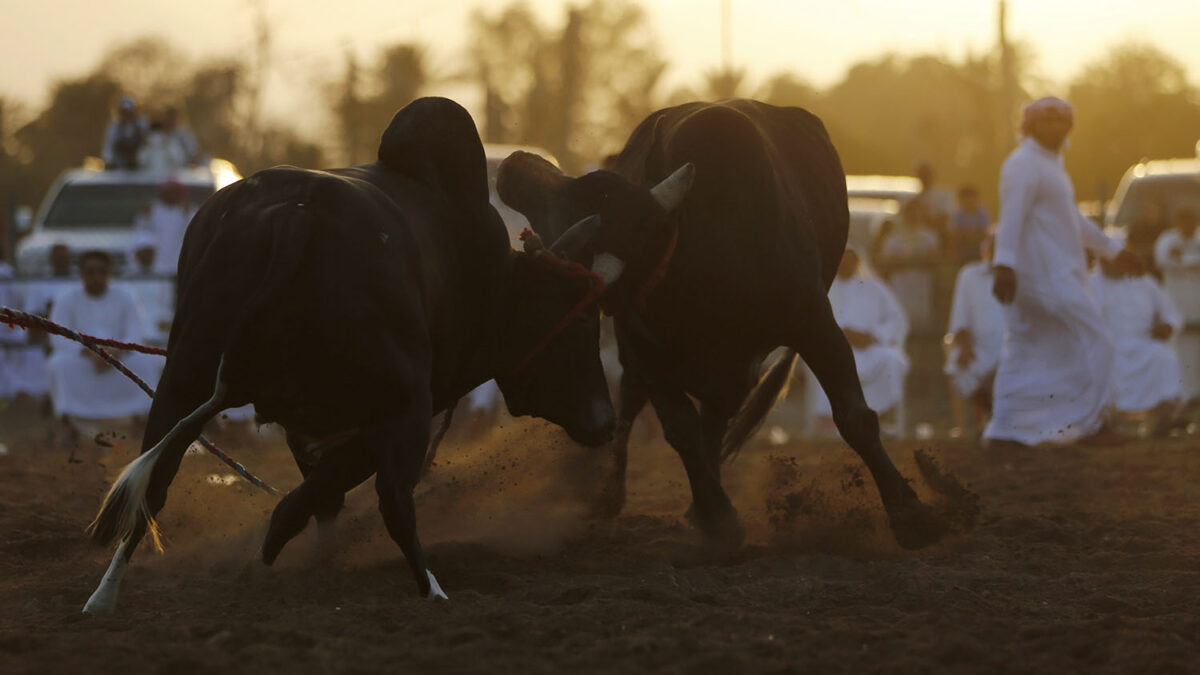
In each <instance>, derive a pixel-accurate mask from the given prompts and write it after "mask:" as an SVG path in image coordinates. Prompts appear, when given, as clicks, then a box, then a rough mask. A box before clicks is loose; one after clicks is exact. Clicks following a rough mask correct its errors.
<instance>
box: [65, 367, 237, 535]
mask: <svg viewBox="0 0 1200 675" xmlns="http://www.w3.org/2000/svg"><path fill="white" fill-rule="evenodd" d="M224 368H225V357H224V356H222V357H221V363H220V365H219V366H217V383H216V386H215V387H214V389H213V394H212V397H211V398H209V399H208V400H207V401H205V402H204V403H203V404H202V405H201V406H200V407H199V408H196V409H195V410H193V411H192V412H191V413H190V414H188V415H187V416H186V417H184V418H183V419H181V420H179V421H178V422H176V423H175V426H174V427H172V428H171V430H170V431H169V432H167V435H166V436H163V437H162V439H161V440H159V442H158V443H157V444H155V446H154V447H153V448H151V449H150V450H149V451H147V452H144V453H142V454H141V456H140V457H138V458H137V459H135V460H133V461H132V462H130V463H129V465H128V466H126V467H125V470H124V471H122V472H121V475H120V477H118V478H117V481H116V482H115V483H113V486H112V488H110V489H109V491H108V495H106V496H105V497H104V503H103V504H101V505H100V512H99V513H97V514H96V519H95V520H93V521H92V524H91V525H89V526H88V532H89V533H91V535H92V539H93V540H95V541H96V542H98V543H101V544H108V543H110V542H112V541H113V540H114V539H121V540H125V539H128V538H129V537H130V536H132V535H133V533H134V532H135V531H136V530H137V527H138V521H139V519H141V520H144V521H145V524H146V534H148V535H150V540H151V542H153V544H154V548H155V549H157V550H162V538H161V536H160V533H159V529H158V523H157V522H156V521H155V520H154V514H153V513H152V512H151V510H150V507H149V505H148V504H147V502H146V493H147V492H148V491H149V489H150V478H151V476H152V475H153V474H154V466H155V464H157V463H158V459H159V457H161V456H162V454H163V452H164V450H165V449H166V448H168V447H170V446H172V445H173V444H175V443H176V442H177V440H178V438H179V437H180V435H182V434H189V433H192V432H194V431H195V430H196V429H198V428H199V427H201V426H203V425H204V423H205V422H207V421H208V420H210V419H212V417H213V416H214V415H216V414H217V413H218V412H220V411H221V410H222V409H223V407H224V405H223V404H224V401H225V395H226V393H227V389H226V386H225V383H224V381H223V380H222V379H221V375H222V374H223V371H224ZM189 441H190V439H189ZM184 447H186V445H184Z"/></svg>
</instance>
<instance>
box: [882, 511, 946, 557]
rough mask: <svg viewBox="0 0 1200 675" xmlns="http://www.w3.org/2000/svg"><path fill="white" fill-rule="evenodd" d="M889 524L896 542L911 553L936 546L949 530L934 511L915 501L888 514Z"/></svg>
mask: <svg viewBox="0 0 1200 675" xmlns="http://www.w3.org/2000/svg"><path fill="white" fill-rule="evenodd" d="M888 524H889V525H891V527H892V534H893V535H894V536H895V537H896V542H897V543H898V544H900V546H901V547H902V548H906V549H908V550H910V551H911V550H914V549H918V548H925V547H926V546H932V545H933V544H936V543H937V542H938V541H940V540H941V539H942V537H944V536H946V532H947V531H948V530H949V527H948V526H947V525H946V521H944V520H942V518H940V517H939V516H938V515H937V514H936V513H934V511H933V509H931V508H929V506H927V505H926V504H924V503H922V502H920V501H915V500H914V501H913V502H911V503H909V504H906V505H904V506H899V507H896V508H894V509H892V510H891V511H890V512H889V513H888Z"/></svg>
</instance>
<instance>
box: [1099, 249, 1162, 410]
mask: <svg viewBox="0 0 1200 675" xmlns="http://www.w3.org/2000/svg"><path fill="white" fill-rule="evenodd" d="M1100 269H1101V271H1100V272H1099V273H1096V274H1094V275H1093V277H1092V288H1093V290H1094V292H1095V294H1096V300H1097V301H1098V302H1099V304H1100V312H1101V314H1103V315H1104V320H1105V321H1106V322H1107V323H1108V328H1109V330H1110V331H1111V334H1112V337H1113V344H1114V345H1115V346H1116V354H1117V360H1116V367H1115V372H1116V386H1115V391H1114V398H1113V405H1114V407H1115V408H1116V409H1117V411H1118V412H1123V413H1146V412H1149V413H1151V414H1152V416H1153V417H1154V420H1153V421H1154V423H1155V424H1154V426H1155V430H1156V431H1158V432H1163V431H1165V430H1166V428H1167V424H1168V423H1169V422H1170V420H1171V418H1172V417H1173V416H1174V413H1175V411H1176V410H1177V409H1178V408H1179V404H1180V403H1181V402H1182V399H1183V378H1182V376H1181V373H1180V370H1179V358H1178V357H1177V356H1176V355H1175V350H1173V349H1171V345H1170V343H1169V342H1168V341H1169V340H1170V339H1171V336H1172V335H1174V334H1175V333H1177V332H1178V331H1179V328H1180V327H1181V326H1182V325H1183V319H1182V317H1181V316H1180V314H1179V311H1178V310H1177V309H1175V303H1173V302H1171V299H1170V298H1169V297H1167V294H1166V293H1165V292H1163V289H1162V288H1161V287H1160V286H1159V285H1158V284H1157V283H1155V281H1154V278H1153V277H1151V276H1150V275H1149V274H1137V275H1133V274H1129V273H1128V272H1127V271H1126V270H1123V269H1121V268H1120V267H1119V266H1118V265H1116V264H1115V263H1111V262H1102V263H1101V265H1100Z"/></svg>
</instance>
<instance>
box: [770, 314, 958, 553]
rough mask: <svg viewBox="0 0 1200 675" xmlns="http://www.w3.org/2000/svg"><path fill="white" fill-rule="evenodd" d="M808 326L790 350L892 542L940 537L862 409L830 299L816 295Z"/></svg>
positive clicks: (919, 543) (914, 544) (915, 544)
mask: <svg viewBox="0 0 1200 675" xmlns="http://www.w3.org/2000/svg"><path fill="white" fill-rule="evenodd" d="M804 315H805V316H807V317H808V321H806V322H805V325H804V326H803V328H802V329H800V330H798V331H797V332H798V337H797V338H796V339H795V342H794V344H792V345H790V346H791V347H792V348H793V349H795V350H796V351H797V352H798V353H799V354H800V356H801V357H803V358H804V361H805V362H806V363H807V364H808V367H809V368H811V369H812V371H813V374H815V375H816V376H817V380H818V381H819V382H820V383H821V388H822V389H823V390H824V391H825V394H826V396H828V397H829V403H830V407H831V408H832V410H833V421H834V423H835V424H836V425H837V429H838V433H840V434H841V436H842V438H843V439H844V440H845V441H846V443H848V444H849V445H850V447H851V448H853V449H854V451H855V452H857V453H858V455H859V457H861V458H862V460H863V463H865V464H866V465H867V469H868V470H869V471H870V472H871V477H872V478H873V479H874V480H875V485H876V487H877V488H878V489H879V496H880V498H881V499H882V501H883V507H884V509H885V510H886V511H887V515H888V523H889V524H890V525H891V528H892V534H893V535H895V537H896V541H897V542H899V544H900V545H901V546H903V547H904V548H909V549H913V548H921V547H924V546H928V545H930V544H933V543H934V542H936V541H938V540H939V539H941V538H942V536H943V535H944V534H945V532H946V525H945V523H944V522H942V521H941V519H939V518H937V517H936V516H935V514H934V513H933V511H932V510H931V509H930V508H929V507H928V506H926V505H925V504H924V503H922V502H921V500H920V499H919V498H918V497H917V494H916V493H915V492H913V489H912V487H911V486H909V484H908V481H906V480H905V479H904V476H902V475H901V474H900V472H899V471H898V470H897V469H896V465H895V464H893V463H892V460H891V458H890V457H888V454H887V452H886V451H885V450H884V448H883V443H881V442H880V440H879V417H878V416H877V415H876V414H875V411H874V410H871V409H870V408H869V407H867V401H866V399H865V397H864V396H863V391H862V384H861V383H860V382H859V380H858V370H857V369H856V367H855V364H854V352H853V351H852V350H851V349H850V344H849V343H848V342H847V341H846V336H845V334H844V333H843V332H842V330H841V328H840V327H839V326H838V324H837V321H836V320H835V319H834V316H833V310H832V308H831V307H830V305H829V300H828V299H827V298H826V297H824V296H821V297H820V298H818V299H817V300H815V301H814V302H812V303H810V307H809V309H808V311H807V312H805V313H804Z"/></svg>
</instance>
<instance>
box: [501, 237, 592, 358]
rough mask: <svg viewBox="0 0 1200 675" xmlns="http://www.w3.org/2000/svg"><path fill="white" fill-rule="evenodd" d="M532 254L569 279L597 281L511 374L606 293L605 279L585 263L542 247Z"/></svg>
mask: <svg viewBox="0 0 1200 675" xmlns="http://www.w3.org/2000/svg"><path fill="white" fill-rule="evenodd" d="M524 238H525V237H524V233H522V239H524ZM530 255H533V256H535V258H534V259H535V260H537V261H539V262H541V263H543V264H546V265H549V266H551V268H552V269H554V270H555V271H556V272H559V273H560V274H562V275H563V276H565V277H567V278H568V279H591V280H592V281H593V282H595V283H593V284H592V287H591V289H589V290H588V292H587V293H586V294H585V295H584V296H583V298H581V299H580V300H579V302H577V303H575V306H574V307H572V308H571V309H570V311H568V312H567V313H566V314H564V315H563V317H562V318H561V319H559V320H558V323H556V324H555V325H554V327H553V328H551V329H550V332H548V333H546V335H545V337H543V338H542V341H541V342H539V343H538V344H537V346H535V347H534V348H533V349H532V350H530V352H529V353H528V354H527V355H526V356H525V358H523V359H521V362H520V363H518V364H517V367H516V368H513V370H512V372H511V373H510V375H516V374H517V373H519V372H521V371H522V370H524V369H525V367H526V366H528V365H529V362H530V361H532V360H533V358H534V357H535V356H537V355H538V354H539V353H541V351H542V350H543V349H545V348H546V346H547V345H549V344H550V343H551V342H552V341H553V340H554V338H556V337H558V334H559V333H561V332H563V331H564V330H565V329H566V327H567V326H569V325H570V324H571V321H572V320H574V319H575V317H576V316H578V315H579V313H580V312H582V311H583V310H585V309H587V307H588V306H589V305H591V304H592V303H594V302H596V301H597V300H599V299H600V296H601V295H604V279H601V278H600V275H598V274H596V273H594V272H592V271H591V270H589V269H588V268H586V267H584V266H583V265H580V264H579V263H574V262H571V261H569V260H563V259H562V258H559V257H558V256H556V255H554V254H553V253H550V252H549V251H545V250H542V249H540V250H536V251H534V252H533V253H531V254H530Z"/></svg>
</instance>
